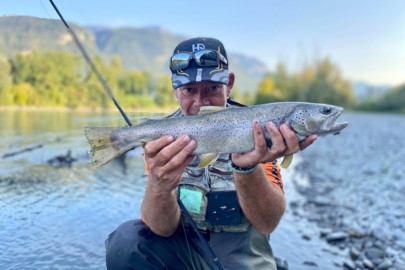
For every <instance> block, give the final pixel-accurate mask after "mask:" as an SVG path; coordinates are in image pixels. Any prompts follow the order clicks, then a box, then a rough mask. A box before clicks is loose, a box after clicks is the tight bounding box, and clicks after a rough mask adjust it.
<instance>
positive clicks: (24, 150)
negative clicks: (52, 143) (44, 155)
mask: <svg viewBox="0 0 405 270" xmlns="http://www.w3.org/2000/svg"><path fill="white" fill-rule="evenodd" d="M42 146H43V145H42V144H36V145H32V146H28V147H25V148H23V149H20V150H17V151H14V152H10V153H6V154H4V155H3V156H2V157H1V158H9V157H13V156H16V155H19V154H22V153H25V152H30V151H32V150H35V149H38V148H41V147H42Z"/></svg>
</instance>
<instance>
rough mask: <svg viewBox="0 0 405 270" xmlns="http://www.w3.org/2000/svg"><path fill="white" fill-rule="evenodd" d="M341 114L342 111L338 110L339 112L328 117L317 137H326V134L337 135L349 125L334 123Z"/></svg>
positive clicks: (346, 123)
mask: <svg viewBox="0 0 405 270" xmlns="http://www.w3.org/2000/svg"><path fill="white" fill-rule="evenodd" d="M342 112H343V109H340V110H337V111H335V112H333V113H332V114H331V115H330V116H329V119H328V120H327V121H326V122H325V124H324V125H323V127H322V131H321V132H320V133H319V135H326V134H331V133H333V134H337V133H339V132H340V131H341V130H342V129H344V128H345V127H347V126H348V125H349V123H348V122H340V123H336V121H337V119H338V118H339V116H340V115H341V114H342Z"/></svg>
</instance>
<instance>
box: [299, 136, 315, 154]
mask: <svg viewBox="0 0 405 270" xmlns="http://www.w3.org/2000/svg"><path fill="white" fill-rule="evenodd" d="M316 139H318V136H317V135H316V134H312V135H310V136H309V137H307V138H306V139H305V140H303V141H302V142H301V143H300V149H301V150H304V149H305V148H307V147H308V146H310V145H311V144H312V143H313V142H314V141H316Z"/></svg>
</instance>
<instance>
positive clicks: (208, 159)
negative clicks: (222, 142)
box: [198, 153, 219, 168]
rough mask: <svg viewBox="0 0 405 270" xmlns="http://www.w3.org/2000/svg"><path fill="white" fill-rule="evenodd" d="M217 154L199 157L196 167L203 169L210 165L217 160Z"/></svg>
mask: <svg viewBox="0 0 405 270" xmlns="http://www.w3.org/2000/svg"><path fill="white" fill-rule="evenodd" d="M218 156H219V155H218V153H207V154H202V155H200V162H199V163H198V167H200V168H204V167H207V166H208V165H211V164H212V163H214V162H215V161H217V159H218Z"/></svg>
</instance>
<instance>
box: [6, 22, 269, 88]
mask: <svg viewBox="0 0 405 270" xmlns="http://www.w3.org/2000/svg"><path fill="white" fill-rule="evenodd" d="M69 25H70V27H71V28H72V29H73V30H74V31H75V33H76V35H77V36H78V38H79V39H80V41H81V42H82V44H83V46H84V47H85V49H86V50H87V51H88V53H89V54H90V55H91V56H95V55H99V56H101V57H102V58H103V59H104V60H107V61H108V60H110V59H111V58H112V57H114V56H119V57H120V59H121V62H122V65H123V66H124V67H125V68H128V69H136V70H142V71H148V72H150V73H151V74H152V76H154V75H161V74H170V71H169V58H170V56H171V54H172V51H173V49H174V47H175V46H176V45H177V44H178V43H179V42H181V41H182V40H184V39H187V38H190V37H187V36H184V35H179V34H175V33H171V32H169V31H167V30H166V29H164V27H161V26H150V27H140V28H135V27H107V26H81V25H79V24H76V23H74V22H69ZM34 50H39V51H47V50H48V51H69V52H72V53H75V54H78V53H79V50H78V48H77V47H76V45H75V44H74V42H73V39H72V38H71V37H70V34H69V33H68V31H67V30H66V28H65V26H64V25H63V23H62V22H61V21H60V20H56V19H47V18H39V17H31V16H3V17H0V53H1V54H3V55H6V56H7V57H11V56H13V55H14V54H15V53H18V52H30V51H34ZM228 58H229V62H230V70H231V71H233V72H235V74H236V78H237V79H236V86H237V88H238V89H239V90H240V91H241V92H247V91H253V90H256V87H257V84H258V82H259V80H261V79H262V77H263V75H264V74H265V73H266V72H268V69H267V67H266V65H265V64H264V63H262V62H261V61H259V60H258V59H255V58H253V57H249V56H246V55H243V54H240V53H233V52H231V51H229V50H228Z"/></svg>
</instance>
